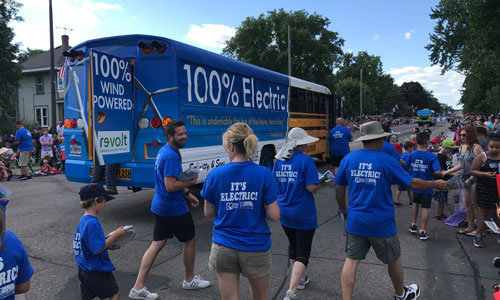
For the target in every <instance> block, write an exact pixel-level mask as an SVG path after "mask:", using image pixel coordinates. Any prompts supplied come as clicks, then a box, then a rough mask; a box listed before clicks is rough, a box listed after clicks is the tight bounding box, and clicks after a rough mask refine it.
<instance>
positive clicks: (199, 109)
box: [64, 35, 330, 187]
mask: <svg viewBox="0 0 500 300" xmlns="http://www.w3.org/2000/svg"><path fill="white" fill-rule="evenodd" d="M65 55H66V66H65V67H66V68H67V69H66V72H65V76H66V78H65V80H64V82H65V93H66V94H65V100H64V116H65V127H66V128H65V131H64V137H65V149H66V177H67V178H68V179H69V180H71V181H78V182H88V181H90V179H91V175H92V171H93V166H94V162H99V163H100V164H102V165H104V164H109V163H118V164H119V172H118V182H117V183H118V185H121V186H129V187H154V172H153V168H154V162H155V158H156V156H157V153H158V150H159V149H160V148H161V147H162V146H163V145H164V144H165V143H166V137H165V135H164V133H163V128H164V126H165V125H166V124H167V123H168V122H169V121H170V120H172V119H182V120H184V122H185V124H186V130H187V133H188V139H187V142H186V145H185V147H184V148H182V149H181V155H182V159H183V168H188V167H190V166H193V165H194V164H196V165H198V166H199V167H201V168H202V170H203V171H202V172H201V173H200V175H199V182H202V181H204V179H205V177H206V175H207V173H208V171H210V170H211V169H212V168H214V167H217V166H219V165H222V164H224V163H226V162H228V157H227V154H226V153H225V151H224V149H223V147H222V134H223V132H224V131H225V130H226V129H227V128H228V127H229V126H230V125H231V124H234V123H236V122H245V123H247V124H249V125H250V126H251V127H252V129H253V130H254V132H255V134H256V135H257V137H258V139H259V151H258V154H257V155H256V156H255V157H253V158H252V159H253V160H254V161H255V162H257V163H260V164H262V165H266V166H268V167H271V166H272V162H273V158H274V155H275V153H276V151H277V150H279V148H280V147H281V146H282V145H283V144H284V143H285V138H286V133H287V131H288V126H289V114H290V112H289V95H290V90H291V89H293V90H302V91H307V93H309V94H310V97H311V101H313V99H314V100H315V101H316V102H314V103H315V105H316V108H314V106H311V107H312V108H311V109H310V111H308V112H310V113H313V114H309V115H311V116H312V117H314V118H316V119H322V118H323V119H324V120H325V121H324V122H321V124H322V125H321V126H322V127H321V126H320V125H319V123H318V125H315V126H316V127H314V128H312V127H311V130H313V131H314V132H320V134H321V135H326V134H327V132H328V128H326V123H327V122H326V108H325V103H326V101H327V100H328V99H329V96H330V91H329V90H328V88H326V87H324V86H320V85H317V84H314V83H310V82H307V81H303V80H299V79H296V78H292V77H289V76H286V75H283V74H279V73H276V72H273V71H270V70H266V69H263V68H260V67H257V66H254V65H250V64H247V63H243V62H240V61H237V60H233V59H230V58H227V57H224V56H222V55H218V54H215V53H212V52H209V51H205V50H202V49H199V48H196V47H193V46H190V45H187V44H183V43H180V42H177V41H174V40H171V39H167V38H162V37H156V36H149V35H128V36H117V37H109V38H101V39H95V40H90V41H86V42H84V43H81V44H79V45H77V46H75V47H73V48H71V49H70V50H69V51H68V52H66V53H65ZM304 95H305V94H304ZM298 98H300V97H298ZM300 99H302V98H300ZM300 99H299V100H300ZM304 99H305V98H304ZM299 100H298V101H299ZM320 102H321V103H320ZM313 108H314V109H313ZM298 113H300V112H298ZM304 113H305V111H304ZM311 116H309V117H311ZM297 117H298V118H300V117H301V116H300V115H297ZM323 140H324V138H323ZM321 148H323V147H321ZM324 152H325V149H322V150H319V149H318V150H317V153H319V154H321V153H324Z"/></svg>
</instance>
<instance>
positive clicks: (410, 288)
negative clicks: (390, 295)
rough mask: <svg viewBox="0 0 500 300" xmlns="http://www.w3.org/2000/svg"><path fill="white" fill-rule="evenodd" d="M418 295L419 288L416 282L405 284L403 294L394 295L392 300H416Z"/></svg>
mask: <svg viewBox="0 0 500 300" xmlns="http://www.w3.org/2000/svg"><path fill="white" fill-rule="evenodd" d="M418 297H420V288H419V287H418V285H416V284H414V283H413V284H410V285H407V286H405V292H404V294H403V296H394V300H416V299H418Z"/></svg>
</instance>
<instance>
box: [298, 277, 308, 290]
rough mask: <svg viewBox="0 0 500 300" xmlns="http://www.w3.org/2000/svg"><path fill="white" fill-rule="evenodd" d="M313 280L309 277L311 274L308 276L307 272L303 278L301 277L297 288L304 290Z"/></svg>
mask: <svg viewBox="0 0 500 300" xmlns="http://www.w3.org/2000/svg"><path fill="white" fill-rule="evenodd" d="M310 281H311V279H310V278H309V276H307V275H306V274H304V275H303V276H302V278H301V279H300V283H299V285H298V286H297V289H298V290H303V289H305V288H306V285H307V284H308V283H309V282H310Z"/></svg>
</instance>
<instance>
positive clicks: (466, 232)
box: [457, 228, 473, 235]
mask: <svg viewBox="0 0 500 300" xmlns="http://www.w3.org/2000/svg"><path fill="white" fill-rule="evenodd" d="M472 231H473V230H468V229H466V228H465V229H464V228H462V229H459V230H458V231H457V233H458V234H467V235H468V234H470V233H471V232H472Z"/></svg>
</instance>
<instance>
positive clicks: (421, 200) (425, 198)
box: [413, 193, 432, 208]
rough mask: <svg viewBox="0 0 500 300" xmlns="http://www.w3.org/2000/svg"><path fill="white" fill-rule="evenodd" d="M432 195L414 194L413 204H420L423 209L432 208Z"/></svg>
mask: <svg viewBox="0 0 500 300" xmlns="http://www.w3.org/2000/svg"><path fill="white" fill-rule="evenodd" d="M431 202H432V194H419V193H413V203H416V204H420V207H422V208H431Z"/></svg>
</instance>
